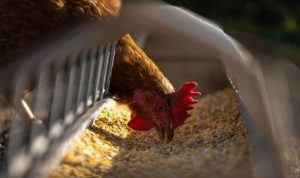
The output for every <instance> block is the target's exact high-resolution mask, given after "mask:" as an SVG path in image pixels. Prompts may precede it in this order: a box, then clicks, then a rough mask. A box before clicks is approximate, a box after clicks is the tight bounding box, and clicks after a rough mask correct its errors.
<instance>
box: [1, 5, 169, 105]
mask: <svg viewBox="0 0 300 178" xmlns="http://www.w3.org/2000/svg"><path fill="white" fill-rule="evenodd" d="M120 6H121V0H43V1H41V0H2V1H1V2H0V51H1V56H0V70H1V68H2V69H3V68H4V67H6V66H7V65H8V64H9V63H11V62H12V61H13V60H15V59H16V58H17V57H19V56H21V55H22V54H23V53H24V52H26V51H27V50H29V48H30V47H31V46H33V45H34V44H35V43H37V42H38V41H40V40H41V39H42V38H46V37H47V35H50V34H53V33H55V32H57V31H59V30H60V29H61V28H64V27H68V26H70V25H72V24H75V23H77V22H78V21H81V20H100V21H103V20H110V19H111V18H114V17H116V16H117V14H118V12H119V10H120V8H121V7H120ZM110 89H111V92H112V93H113V94H115V95H117V96H118V97H119V99H121V100H122V101H123V102H128V101H129V100H130V99H131V98H132V96H133V93H134V91H135V90H136V89H152V90H155V91H156V92H158V93H159V94H161V95H165V94H168V93H170V92H173V91H174V88H173V86H172V85H171V83H170V82H169V80H168V79H167V78H166V77H164V75H163V74H162V72H161V71H160V70H159V69H158V67H157V66H156V65H155V64H154V62H153V61H151V59H149V57H148V56H147V55H146V54H145V53H144V52H143V51H142V50H141V49H140V48H139V47H138V46H137V45H136V44H135V43H134V41H133V40H132V38H131V37H130V36H129V35H126V36H124V37H123V38H121V39H120V40H119V42H118V44H117V48H116V58H115V62H114V67H113V74H112V80H111V88H110Z"/></svg>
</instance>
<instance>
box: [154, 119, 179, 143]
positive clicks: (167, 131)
mask: <svg viewBox="0 0 300 178" xmlns="http://www.w3.org/2000/svg"><path fill="white" fill-rule="evenodd" d="M154 128H155V130H156V131H157V133H158V137H159V139H160V141H161V142H165V138H166V142H167V143H169V142H171V141H172V139H173V136H174V124H173V121H172V122H171V124H170V125H169V126H162V125H161V124H157V125H155V127H154Z"/></svg>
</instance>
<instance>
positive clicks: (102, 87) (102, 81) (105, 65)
mask: <svg viewBox="0 0 300 178" xmlns="http://www.w3.org/2000/svg"><path fill="white" fill-rule="evenodd" d="M109 57H110V44H108V45H106V47H105V52H104V61H103V66H102V71H101V79H100V85H99V90H100V93H101V95H100V99H102V98H103V96H104V93H105V82H106V75H107V68H108V63H109Z"/></svg>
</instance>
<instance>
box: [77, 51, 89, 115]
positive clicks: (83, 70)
mask: <svg viewBox="0 0 300 178" xmlns="http://www.w3.org/2000/svg"><path fill="white" fill-rule="evenodd" d="M83 56H85V52H83V53H82V54H81V55H80V59H79V60H80V80H79V90H78V94H77V101H76V108H77V110H76V114H77V115H80V114H82V113H83V112H84V110H85V106H86V102H85V101H84V93H85V90H86V89H85V87H84V85H85V78H86V70H87V64H86V60H82V59H83Z"/></svg>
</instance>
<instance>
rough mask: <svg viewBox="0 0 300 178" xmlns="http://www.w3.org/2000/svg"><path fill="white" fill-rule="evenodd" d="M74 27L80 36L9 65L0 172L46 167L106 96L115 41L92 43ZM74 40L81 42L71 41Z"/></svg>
mask: <svg viewBox="0 0 300 178" xmlns="http://www.w3.org/2000/svg"><path fill="white" fill-rule="evenodd" d="M80 28H81V27H80ZM77 30H78V29H77ZM77 30H75V31H77ZM78 31H80V33H79V34H82V36H80V35H79V37H78V35H77V36H73V35H71V36H70V37H69V38H68V37H67V38H63V39H59V40H57V41H54V42H53V43H52V44H50V45H46V46H44V47H42V48H41V49H40V51H39V52H38V53H37V54H36V53H34V54H33V55H28V57H26V58H24V59H23V60H22V61H21V62H19V64H18V65H17V66H22V67H16V68H15V69H14V70H13V71H14V72H15V75H12V80H11V81H12V82H11V83H9V84H5V85H7V87H8V89H7V90H11V91H14V95H13V96H14V97H13V101H11V103H12V106H13V108H15V112H14V113H13V115H12V117H11V118H10V122H11V125H10V128H9V130H10V132H9V140H8V145H7V146H8V147H7V148H8V151H7V153H6V155H5V160H6V161H7V163H6V164H7V169H6V170H5V171H4V172H3V173H2V176H3V177H39V176H38V175H39V174H42V173H45V172H47V169H48V168H49V167H48V166H49V164H50V162H51V157H55V156H54V155H55V154H63V150H61V149H63V148H64V145H65V144H66V143H67V141H68V140H69V139H70V138H72V137H73V136H74V135H76V134H78V132H79V131H80V130H82V129H83V128H85V127H87V126H88V125H89V124H90V123H91V122H92V120H93V118H94V117H95V116H96V114H97V112H98V109H99V106H101V104H103V102H105V100H104V99H105V98H106V97H107V96H108V95H109V83H110V77H111V72H112V67H113V59H114V55H115V47H116V43H117V41H115V40H112V41H111V42H104V41H103V43H101V38H100V41H99V39H98V44H96V45H95V44H90V42H86V40H82V38H84V36H85V35H86V34H88V33H86V32H85V31H83V32H82V31H81V30H78ZM78 31H77V33H78ZM71 33H72V32H71ZM79 38H81V39H79ZM84 39H86V38H84ZM74 40H75V41H76V40H80V44H79V45H78V44H77V45H76V43H75V44H74V43H70V42H71V41H74ZM85 42H86V43H88V44H89V45H85V44H86V43H85ZM68 43H69V44H68ZM54 53H55V54H54ZM2 85H3V84H2ZM2 88H4V87H2ZM54 150H57V151H54ZM58 150H61V151H58ZM59 152H61V153H59ZM45 161H46V162H47V163H44V162H45ZM52 161H54V160H52ZM54 162H55V161H54ZM46 165H47V166H46ZM45 166H46V167H45Z"/></svg>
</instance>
